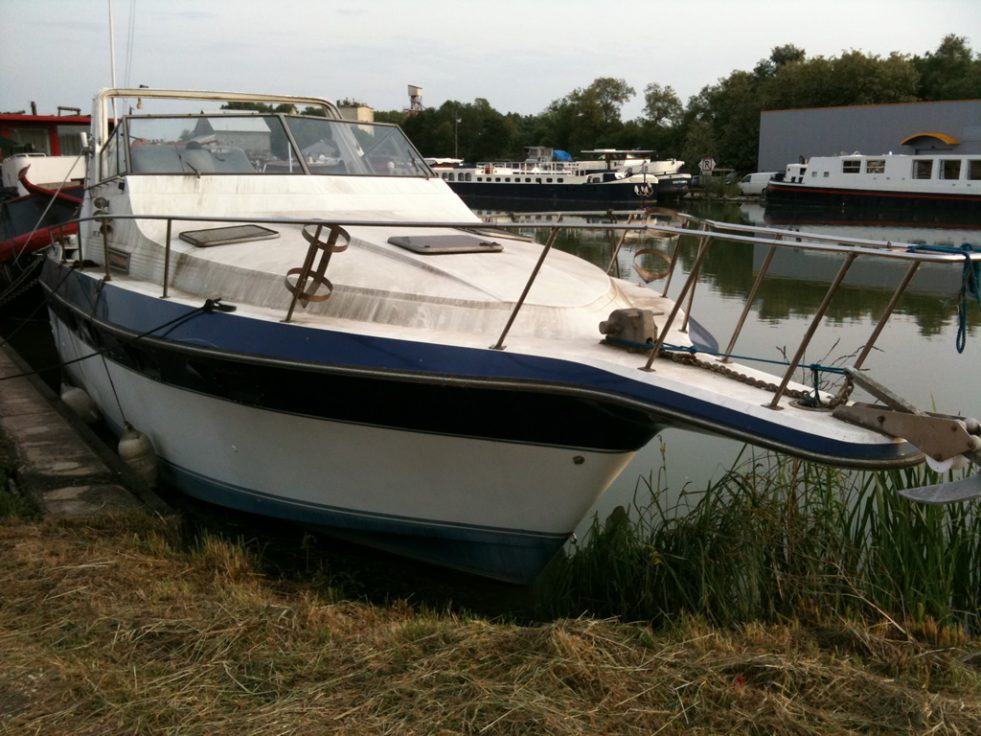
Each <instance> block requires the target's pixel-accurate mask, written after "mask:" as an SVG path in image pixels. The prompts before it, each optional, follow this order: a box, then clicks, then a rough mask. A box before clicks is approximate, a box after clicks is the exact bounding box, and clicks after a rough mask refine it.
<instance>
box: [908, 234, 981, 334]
mask: <svg viewBox="0 0 981 736" xmlns="http://www.w3.org/2000/svg"><path fill="white" fill-rule="evenodd" d="M924 251H925V252H929V253H954V254H957V255H963V256H964V266H963V267H962V268H961V290H960V293H959V294H958V296H957V299H958V303H957V337H956V338H955V342H954V346H955V347H956V348H957V352H958V353H963V352H964V348H965V346H966V345H967V302H968V298H969V297H970V296H973V297H974V300H975V301H976V302H977V303H978V306H979V307H981V262H979V261H972V260H971V254H972V253H974V252H976V251H975V250H974V246H972V245H971V244H970V243H963V244H962V245H961V246H960V247H959V248H958V247H955V246H952V245H914V246H911V247H910V248H909V252H911V253H916V252H924Z"/></svg>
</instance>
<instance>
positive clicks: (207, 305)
mask: <svg viewBox="0 0 981 736" xmlns="http://www.w3.org/2000/svg"><path fill="white" fill-rule="evenodd" d="M220 302H221V299H206V300H205V302H204V304H202V305H201V306H200V307H195V308H194V309H192V310H191V311H190V312H187V313H186V314H182V315H180V316H178V317H175V318H174V319H171V320H168V321H166V322H163V323H162V324H159V325H157V326H156V327H153V328H151V329H149V330H147V331H145V332H141V333H139V334H138V335H133V336H132V337H124V338H121V339H120V342H121V343H124V344H127V345H128V344H132V343H135V342H137V341H139V340H142V339H144V338H146V337H150V336H151V335H153V333H155V332H157V331H159V330H163V329H165V328H168V327H169V328H171V329H173V328H175V327H177V326H178V325H180V324H182V323H183V322H186V321H188V320H190V319H192V318H194V317H198V316H200V315H202V314H204V313H206V312H213V311H215V310H216V309H220V307H219V303H220ZM110 350H111V348H109V347H105V348H102V349H101V350H95V351H93V352H91V353H89V354H88V355H83V356H81V357H80V358H72V359H71V360H65V361H62V362H60V363H55V364H54V365H49V366H45V367H44V368H38V369H37V370H33V371H25V372H24V373H16V374H14V375H11V376H0V381H9V380H11V379H14V378H26V377H27V376H36V375H38V374H39V373H43V372H45V371H51V370H54V369H55V368H64V367H65V366H68V365H74V364H75V363H81V362H82V361H83V360H89V359H90V358H97V357H99V356H101V355H103V354H105V353H108V352H109V351H110Z"/></svg>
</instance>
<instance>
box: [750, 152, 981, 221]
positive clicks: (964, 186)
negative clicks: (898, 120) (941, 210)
mask: <svg viewBox="0 0 981 736" xmlns="http://www.w3.org/2000/svg"><path fill="white" fill-rule="evenodd" d="M766 196H767V200H768V202H770V203H815V204H834V205H858V206H861V205H866V206H873V207H883V206H885V207H907V206H910V205H915V206H917V207H920V206H923V207H927V206H933V207H937V206H939V207H947V208H964V207H966V208H971V209H978V208H981V155H979V154H974V155H954V154H947V153H944V154H930V155H924V154H920V155H908V154H892V153H888V154H882V155H878V156H868V155H862V154H859V153H854V154H849V155H841V156H813V157H811V159H810V160H809V161H807V162H806V163H793V164H788V165H787V168H786V171H785V172H784V174H783V177H782V178H779V177H778V178H775V179H773V180H771V181H770V182H769V183H768V185H767V189H766Z"/></svg>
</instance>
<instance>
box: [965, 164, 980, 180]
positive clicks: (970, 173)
mask: <svg viewBox="0 0 981 736" xmlns="http://www.w3.org/2000/svg"><path fill="white" fill-rule="evenodd" d="M967 178H968V179H971V180H972V181H978V180H979V179H981V158H972V159H969V160H968V162H967Z"/></svg>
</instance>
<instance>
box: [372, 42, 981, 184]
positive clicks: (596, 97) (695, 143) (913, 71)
mask: <svg viewBox="0 0 981 736" xmlns="http://www.w3.org/2000/svg"><path fill="white" fill-rule="evenodd" d="M635 95H636V90H635V89H634V88H633V87H631V86H630V85H629V84H627V82H626V81H625V80H623V79H616V78H612V77H600V78H598V79H596V80H594V81H593V82H592V83H591V84H590V85H589V86H587V87H583V88H579V89H575V90H573V91H572V92H570V93H569V94H568V95H566V96H565V97H563V98H561V99H559V100H555V101H553V102H552V103H550V104H549V105H548V106H547V107H546V108H545V109H544V110H543V111H542V112H541V113H539V114H538V115H519V114H517V113H502V112H499V111H498V110H495V109H494V108H493V107H492V106H491V104H490V102H488V101H487V100H486V99H484V98H477V99H475V100H474V101H473V102H460V101H456V100H448V101H446V102H444V103H443V104H442V105H440V106H439V107H438V108H427V109H424V110H422V111H417V112H412V113H408V112H406V111H401V110H399V111H387V112H382V111H379V112H376V113H375V119H376V120H378V121H379V122H393V123H398V124H399V125H401V126H402V128H403V129H404V130H405V132H406V134H407V135H408V136H409V138H410V139H411V140H412V142H413V143H414V144H415V146H416V147H417V148H418V149H419V151H420V152H421V153H422V154H423V155H425V156H446V157H449V156H453V157H456V158H462V159H464V160H466V161H474V162H475V161H490V160H516V159H520V158H523V150H524V148H525V147H526V146H549V147H552V148H560V149H564V150H567V151H570V152H571V153H572V154H573V155H575V156H578V155H579V152H580V151H583V150H588V149H592V148H640V149H649V150H653V151H655V152H656V154H657V156H658V157H660V158H680V159H683V160H685V161H687V162H688V163H689V166H694V164H695V163H696V162H697V161H699V160H700V159H701V158H702V157H703V156H711V157H713V158H714V159H715V160H716V161H717V162H719V164H720V165H723V166H727V167H731V168H734V169H736V170H739V171H752V170H754V169H755V168H756V161H757V149H758V145H759V130H760V112H762V111H763V110H782V109H788V108H805V107H829V106H837V105H863V104H881V103H892V102H916V101H935V100H954V99H973V98H981V54H979V53H975V52H974V51H973V50H972V49H971V47H970V45H969V44H968V42H967V39H966V38H963V37H960V36H956V35H953V34H951V35H948V36H946V37H945V38H944V39H943V40H942V41H941V43H940V45H939V46H938V47H937V48H936V50H934V51H932V52H927V53H925V54H923V55H922V56H919V55H912V56H911V55H907V54H900V53H897V52H893V53H891V54H890V55H889V56H887V57H885V58H883V57H879V56H877V55H869V54H864V53H862V52H860V51H847V52H843V53H842V54H841V55H839V56H836V57H830V58H825V57H823V56H817V57H814V58H808V57H807V54H806V53H805V51H804V50H803V49H800V48H798V47H797V46H794V45H793V44H786V45H784V46H778V47H776V48H774V49H772V50H771V53H770V55H769V57H767V58H765V59H761V60H760V61H759V62H758V63H757V64H756V66H755V67H754V68H753V69H752V70H751V71H744V70H736V71H733V72H732V73H731V74H730V75H729V76H728V77H725V78H723V79H719V80H718V82H717V83H716V84H713V85H708V86H706V87H703V88H702V90H701V91H700V92H699V93H698V94H697V95H694V96H693V97H691V98H690V99H689V100H688V103H687V105H685V104H682V102H681V100H680V99H679V98H678V95H677V93H676V92H675V91H674V89H673V88H672V87H671V86H670V85H661V84H658V83H656V82H652V83H650V84H648V85H647V86H646V87H645V88H644V90H643V99H644V109H643V114H642V115H641V116H640V117H639V118H636V119H634V120H623V119H622V118H621V109H622V107H623V105H624V104H625V103H626V102H628V101H630V100H631V99H633V98H634V96H635Z"/></svg>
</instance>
